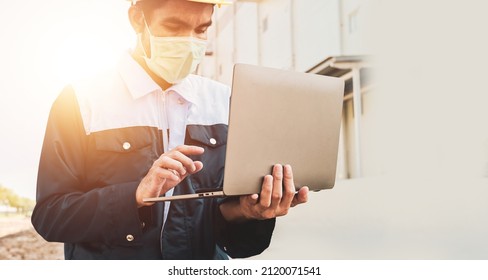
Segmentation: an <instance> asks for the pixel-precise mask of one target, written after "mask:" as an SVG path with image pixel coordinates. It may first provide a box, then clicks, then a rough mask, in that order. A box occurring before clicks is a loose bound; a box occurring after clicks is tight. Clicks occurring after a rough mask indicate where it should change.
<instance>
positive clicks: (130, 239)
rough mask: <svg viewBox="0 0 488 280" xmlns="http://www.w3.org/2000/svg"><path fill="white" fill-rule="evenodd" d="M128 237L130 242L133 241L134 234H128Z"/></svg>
mask: <svg viewBox="0 0 488 280" xmlns="http://www.w3.org/2000/svg"><path fill="white" fill-rule="evenodd" d="M125 238H126V239H127V241H129V242H132V241H133V240H134V236H133V235H132V234H127V236H126V237H125Z"/></svg>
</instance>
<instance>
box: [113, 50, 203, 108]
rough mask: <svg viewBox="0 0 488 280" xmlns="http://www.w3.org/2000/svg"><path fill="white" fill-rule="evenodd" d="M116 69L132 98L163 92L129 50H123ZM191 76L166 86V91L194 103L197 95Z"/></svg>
mask: <svg viewBox="0 0 488 280" xmlns="http://www.w3.org/2000/svg"><path fill="white" fill-rule="evenodd" d="M118 70H119V74H120V76H121V77H122V80H123V81H124V83H125V85H126V86H127V89H128V90H129V92H130V94H131V96H132V98H133V99H138V98H141V97H143V96H145V95H148V94H152V93H158V92H159V93H161V92H163V90H162V89H161V87H160V86H159V85H158V84H157V83H156V82H155V81H154V80H153V79H151V76H149V74H147V73H146V71H145V70H144V68H142V66H141V65H139V63H137V61H135V60H134V58H133V57H132V56H131V55H130V53H129V52H124V54H123V55H122V58H121V59H120V61H119V65H118ZM193 77H194V76H193V75H190V76H188V77H187V78H185V79H184V80H183V81H181V82H180V83H178V84H175V85H173V86H171V87H170V88H168V89H167V91H174V92H176V93H178V94H179V95H181V96H182V97H183V98H184V99H186V100H187V101H188V102H190V103H195V101H196V98H197V97H198V96H197V94H196V92H195V87H194V86H193V84H192V82H191V80H192V78H193Z"/></svg>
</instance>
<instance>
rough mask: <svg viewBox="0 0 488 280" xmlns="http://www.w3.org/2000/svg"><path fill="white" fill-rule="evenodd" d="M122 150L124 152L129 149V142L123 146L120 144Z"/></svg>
mask: <svg viewBox="0 0 488 280" xmlns="http://www.w3.org/2000/svg"><path fill="white" fill-rule="evenodd" d="M122 148H124V150H126V151H127V150H128V149H130V143H129V142H124V144H122Z"/></svg>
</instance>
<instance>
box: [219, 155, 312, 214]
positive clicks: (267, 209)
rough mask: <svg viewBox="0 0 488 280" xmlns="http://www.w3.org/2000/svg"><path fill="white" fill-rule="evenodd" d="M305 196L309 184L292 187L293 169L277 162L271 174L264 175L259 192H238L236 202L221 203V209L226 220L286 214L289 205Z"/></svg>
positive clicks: (301, 201)
mask: <svg viewBox="0 0 488 280" xmlns="http://www.w3.org/2000/svg"><path fill="white" fill-rule="evenodd" d="M307 200H308V187H302V188H300V190H299V191H298V192H296V191H295V183H294V182H293V171H292V168H291V166H290V165H285V166H284V167H283V166H282V165H280V164H276V165H275V166H274V167H273V174H272V175H266V176H265V177H264V180H263V184H262V189H261V193H260V194H259V195H258V194H252V195H247V196H241V197H240V199H239V201H238V204H237V203H236V202H234V203H232V202H229V203H224V204H222V205H221V207H220V210H221V212H222V215H223V216H224V218H225V219H226V220H228V221H239V220H249V219H257V220H265V219H272V218H275V217H279V216H284V215H286V214H288V211H289V210H290V207H294V206H296V205H298V204H301V203H305V202H307Z"/></svg>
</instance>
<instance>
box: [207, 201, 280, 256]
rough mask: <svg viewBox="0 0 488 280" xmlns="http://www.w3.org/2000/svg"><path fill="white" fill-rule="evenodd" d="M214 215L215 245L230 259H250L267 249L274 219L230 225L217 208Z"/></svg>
mask: <svg viewBox="0 0 488 280" xmlns="http://www.w3.org/2000/svg"><path fill="white" fill-rule="evenodd" d="M228 199H233V198H228ZM224 201H225V200H224ZM222 202H223V201H221V203H222ZM221 203H219V205H220V204H221ZM215 215H216V220H217V221H218V222H217V225H218V226H217V231H218V232H217V234H216V235H217V238H218V240H217V243H218V245H219V246H220V247H221V248H222V249H223V251H224V252H225V253H227V254H228V255H229V256H230V257H232V258H248V257H252V256H255V255H259V254H261V253H262V252H263V251H264V250H265V249H266V248H268V247H269V244H270V242H271V237H272V235H273V231H274V227H275V223H276V219H275V218H274V219H269V220H251V221H248V222H244V223H232V222H227V221H226V220H225V219H224V217H223V216H222V213H221V212H220V208H219V207H216V209H215Z"/></svg>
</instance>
